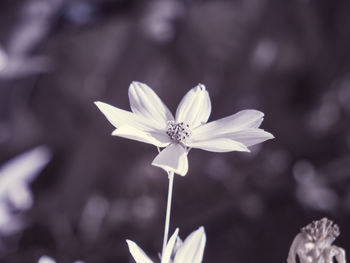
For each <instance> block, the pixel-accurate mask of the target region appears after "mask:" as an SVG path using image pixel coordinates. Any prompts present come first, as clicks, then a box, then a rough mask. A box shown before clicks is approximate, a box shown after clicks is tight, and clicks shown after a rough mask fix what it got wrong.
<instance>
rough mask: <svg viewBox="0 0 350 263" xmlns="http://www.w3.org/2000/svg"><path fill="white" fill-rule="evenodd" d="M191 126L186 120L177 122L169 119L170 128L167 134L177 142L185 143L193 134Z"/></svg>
mask: <svg viewBox="0 0 350 263" xmlns="http://www.w3.org/2000/svg"><path fill="white" fill-rule="evenodd" d="M189 128H190V126H189V125H188V124H186V123H184V122H180V123H175V122H174V121H168V130H167V132H166V134H168V135H169V137H170V139H172V140H173V141H174V142H177V143H184V142H185V141H186V140H187V139H188V138H189V137H190V135H191V132H190V129H189Z"/></svg>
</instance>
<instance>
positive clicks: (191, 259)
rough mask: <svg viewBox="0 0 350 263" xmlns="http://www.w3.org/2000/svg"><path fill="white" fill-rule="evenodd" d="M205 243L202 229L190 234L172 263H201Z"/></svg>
mask: <svg viewBox="0 0 350 263" xmlns="http://www.w3.org/2000/svg"><path fill="white" fill-rule="evenodd" d="M205 243H206V236H205V231H204V227H200V228H198V229H197V230H196V231H194V232H192V233H191V234H190V235H189V236H188V237H187V238H186V240H185V241H184V243H183V245H182V247H181V248H180V249H179V250H178V252H177V253H176V256H175V260H174V263H201V262H202V260H203V253H204V248H205Z"/></svg>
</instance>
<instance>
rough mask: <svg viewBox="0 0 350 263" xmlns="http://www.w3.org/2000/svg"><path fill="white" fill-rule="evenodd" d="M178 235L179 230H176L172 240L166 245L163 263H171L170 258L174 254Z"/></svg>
mask: <svg viewBox="0 0 350 263" xmlns="http://www.w3.org/2000/svg"><path fill="white" fill-rule="evenodd" d="M178 234H179V229H178V228H176V230H175V232H174V234H173V235H172V236H171V238H170V239H169V241H168V243H167V245H166V248H165V251H164V255H162V263H170V257H171V254H172V252H173V249H174V246H175V243H176V239H177V235H178Z"/></svg>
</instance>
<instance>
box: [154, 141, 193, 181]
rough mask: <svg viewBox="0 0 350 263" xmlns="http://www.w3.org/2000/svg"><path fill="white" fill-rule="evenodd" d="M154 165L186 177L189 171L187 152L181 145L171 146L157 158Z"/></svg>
mask: <svg viewBox="0 0 350 263" xmlns="http://www.w3.org/2000/svg"><path fill="white" fill-rule="evenodd" d="M152 165H154V166H157V167H160V168H163V169H164V170H165V171H173V172H174V173H177V174H179V175H182V176H184V175H186V174H187V171H188V160H187V152H186V150H185V148H184V147H183V146H181V145H180V144H175V143H174V144H170V145H168V146H167V147H166V148H165V149H163V150H162V151H161V152H160V153H159V154H158V155H157V156H156V158H155V159H154V160H153V162H152Z"/></svg>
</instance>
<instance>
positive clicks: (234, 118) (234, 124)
mask: <svg viewBox="0 0 350 263" xmlns="http://www.w3.org/2000/svg"><path fill="white" fill-rule="evenodd" d="M263 117H264V113H263V112H261V111H257V110H243V111H240V112H238V113H236V114H233V115H231V116H228V117H225V118H222V119H219V120H216V121H212V122H209V123H207V124H204V125H201V126H199V127H198V128H196V129H194V130H192V136H193V137H194V138H195V139H196V140H206V139H208V138H213V137H220V135H221V134H225V133H229V132H234V131H239V130H242V129H247V128H258V127H259V126H260V124H261V123H262V121H263Z"/></svg>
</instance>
